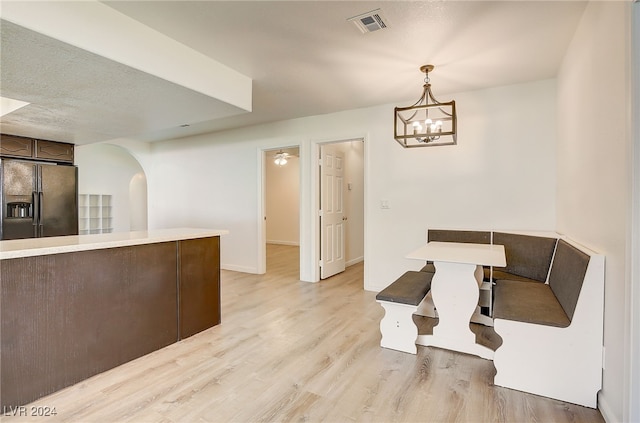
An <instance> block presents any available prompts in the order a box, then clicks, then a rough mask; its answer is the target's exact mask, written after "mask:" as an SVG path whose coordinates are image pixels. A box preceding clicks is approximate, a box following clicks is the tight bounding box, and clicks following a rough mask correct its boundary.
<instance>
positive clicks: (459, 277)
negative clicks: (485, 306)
mask: <svg viewBox="0 0 640 423" xmlns="http://www.w3.org/2000/svg"><path fill="white" fill-rule="evenodd" d="M434 264H435V267H436V273H435V275H434V277H433V281H432V282H431V295H432V298H433V304H434V306H435V308H436V310H437V311H438V319H439V322H438V325H437V326H435V327H434V328H433V335H420V336H418V338H417V340H416V344H418V345H422V346H434V347H440V348H446V349H449V350H454V351H460V352H463V353H467V354H473V355H477V356H479V357H482V358H485V359H489V360H491V359H493V354H494V351H493V350H491V349H489V348H487V347H484V346H482V345H479V344H476V341H475V334H474V333H473V332H472V331H471V329H470V328H469V321H470V319H471V316H472V315H473V314H474V312H475V311H476V308H477V306H478V298H479V291H478V288H479V286H480V284H482V266H478V265H475V264H468V263H453V262H443V261H434Z"/></svg>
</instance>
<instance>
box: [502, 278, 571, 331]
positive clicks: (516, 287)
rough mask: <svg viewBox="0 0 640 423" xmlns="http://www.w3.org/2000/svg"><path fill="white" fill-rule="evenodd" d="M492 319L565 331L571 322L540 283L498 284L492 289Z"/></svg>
mask: <svg viewBox="0 0 640 423" xmlns="http://www.w3.org/2000/svg"><path fill="white" fill-rule="evenodd" d="M493 290H494V291H493V292H494V302H493V318H494V319H505V320H515V321H518V322H526V323H535V324H538V325H546V326H556V327H561V328H565V327H567V326H569V324H570V323H571V321H570V320H569V317H567V314H566V313H565V312H564V309H563V308H562V305H560V302H559V301H558V299H557V298H556V296H555V295H554V294H553V291H552V290H551V287H550V286H549V285H547V284H544V283H530V282H522V281H511V280H500V281H497V282H496V286H495V287H494V288H493Z"/></svg>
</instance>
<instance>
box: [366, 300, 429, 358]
mask: <svg viewBox="0 0 640 423" xmlns="http://www.w3.org/2000/svg"><path fill="white" fill-rule="evenodd" d="M376 301H377V302H378V303H380V305H381V306H382V308H384V317H383V318H382V320H380V332H381V333H382V340H380V346H381V347H383V348H390V349H392V350H397V351H402V352H406V353H409V354H417V352H418V349H417V347H416V339H417V338H418V327H417V326H416V324H415V323H414V322H413V314H414V313H415V312H416V310H417V309H418V307H420V304H422V303H420V304H418V305H417V306H414V305H409V304H402V303H392V302H389V301H381V300H376ZM422 302H424V299H423V300H422Z"/></svg>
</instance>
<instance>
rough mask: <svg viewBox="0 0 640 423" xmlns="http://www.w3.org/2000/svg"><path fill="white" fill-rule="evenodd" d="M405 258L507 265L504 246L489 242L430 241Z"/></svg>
mask: <svg viewBox="0 0 640 423" xmlns="http://www.w3.org/2000/svg"><path fill="white" fill-rule="evenodd" d="M407 258H410V259H418V260H431V261H446V262H452V263H472V264H481V265H485V266H499V267H504V266H506V265H507V263H506V259H505V254H504V246H503V245H490V244H468V243H461V242H435V241H432V242H429V243H427V244H426V245H423V246H422V247H420V248H418V249H417V250H415V251H412V252H411V253H409V255H407Z"/></svg>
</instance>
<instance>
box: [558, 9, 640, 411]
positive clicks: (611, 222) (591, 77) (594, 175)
mask: <svg viewBox="0 0 640 423" xmlns="http://www.w3.org/2000/svg"><path fill="white" fill-rule="evenodd" d="M630 8H631V5H630V3H628V2H592V3H590V4H589V5H588V7H587V9H586V11H585V14H584V16H583V18H582V20H581V22H580V25H579V27H578V29H577V31H576V34H575V37H574V39H573V41H572V43H571V45H570V47H569V50H568V52H567V54H566V55H565V57H564V60H563V64H562V67H561V70H560V73H559V76H558V117H559V124H558V130H559V137H558V138H559V139H558V184H557V185H558V196H557V206H558V208H557V228H558V231H559V232H562V233H565V234H567V235H569V236H570V237H571V238H573V239H575V240H577V241H578V242H581V243H583V244H585V245H586V246H588V247H590V248H592V249H594V250H596V251H598V252H600V253H602V254H604V255H605V256H606V276H605V280H606V282H605V323H604V325H605V327H604V345H605V348H606V354H605V370H604V381H603V389H602V391H601V394H600V399H599V405H600V409H601V410H602V412H603V415H605V417H606V418H607V420H608V421H627V419H625V418H624V412H623V409H624V406H623V403H624V396H625V395H624V385H625V381H626V378H627V376H628V373H627V372H626V371H625V368H624V363H625V351H626V348H627V347H625V342H626V341H625V328H626V325H627V323H626V322H629V321H630V314H629V308H628V307H626V306H625V305H627V304H628V302H627V300H626V299H625V291H626V289H627V286H628V285H629V284H630V281H629V278H628V273H627V270H628V269H627V257H628V251H627V246H628V245H629V244H630V238H629V236H630V230H629V223H630V216H629V210H630V206H631V205H630V199H631V177H630V176H631V159H630V154H629V152H630V151H631V149H630V147H631V144H630V142H631V137H630V131H629V118H630V117H629V115H628V110H629V109H628V107H629V104H630V94H629V80H630V76H629V61H628V55H629V51H630V50H629V45H630V20H629V19H630V18H629V16H630ZM636 118H637V117H636ZM635 401H637V398H636V399H635Z"/></svg>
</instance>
